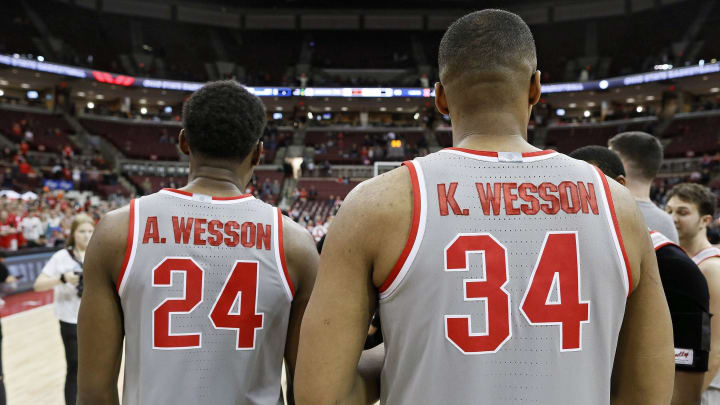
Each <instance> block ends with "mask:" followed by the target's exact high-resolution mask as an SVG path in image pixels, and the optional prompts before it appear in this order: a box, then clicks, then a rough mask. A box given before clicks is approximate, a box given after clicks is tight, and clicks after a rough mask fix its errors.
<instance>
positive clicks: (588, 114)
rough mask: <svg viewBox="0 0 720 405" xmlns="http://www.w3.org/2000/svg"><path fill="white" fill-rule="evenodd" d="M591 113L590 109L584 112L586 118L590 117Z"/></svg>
mask: <svg viewBox="0 0 720 405" xmlns="http://www.w3.org/2000/svg"><path fill="white" fill-rule="evenodd" d="M590 114H591V113H590V111H588V110H585V112H584V113H583V115H584V116H585V118H588V117H590Z"/></svg>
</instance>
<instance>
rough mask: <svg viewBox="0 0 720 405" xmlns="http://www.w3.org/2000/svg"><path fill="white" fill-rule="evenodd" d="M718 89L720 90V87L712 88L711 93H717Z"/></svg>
mask: <svg viewBox="0 0 720 405" xmlns="http://www.w3.org/2000/svg"><path fill="white" fill-rule="evenodd" d="M718 91H720V89H719V88H717V87H713V88H712V89H710V93H717V92H718Z"/></svg>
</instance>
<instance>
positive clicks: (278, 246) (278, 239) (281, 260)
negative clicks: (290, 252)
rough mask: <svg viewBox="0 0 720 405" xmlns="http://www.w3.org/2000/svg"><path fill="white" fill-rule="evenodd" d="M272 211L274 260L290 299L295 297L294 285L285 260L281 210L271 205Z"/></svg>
mask: <svg viewBox="0 0 720 405" xmlns="http://www.w3.org/2000/svg"><path fill="white" fill-rule="evenodd" d="M273 211H275V212H274V213H273V217H274V218H275V219H274V221H273V222H275V229H276V231H275V232H274V237H275V262H276V264H277V269H278V271H279V273H280V279H281V280H282V283H283V287H284V288H285V292H286V293H287V295H288V298H290V301H292V299H293V297H295V287H294V286H293V283H292V280H291V279H290V273H289V272H288V268H287V262H286V261H285V244H284V243H285V242H284V241H283V219H282V211H280V208H275V207H273Z"/></svg>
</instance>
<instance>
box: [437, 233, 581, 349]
mask: <svg viewBox="0 0 720 405" xmlns="http://www.w3.org/2000/svg"><path fill="white" fill-rule="evenodd" d="M470 253H478V254H480V256H481V257H482V260H483V262H484V265H483V268H484V269H485V275H484V277H483V278H478V279H472V278H466V279H464V280H463V291H464V300H465V301H482V302H483V303H484V304H485V319H486V325H485V326H486V327H485V332H483V333H474V332H472V331H471V325H470V316H469V315H445V337H446V338H447V339H448V340H449V341H450V342H451V343H452V344H453V345H454V346H455V347H456V348H457V349H458V350H460V351H461V352H462V353H465V354H483V353H495V352H497V351H498V350H500V348H501V347H502V346H503V344H505V342H507V341H508V340H510V338H511V336H512V331H511V328H510V295H509V294H508V291H507V290H506V288H505V286H506V285H507V283H508V278H509V267H508V259H507V250H506V249H505V246H503V245H502V244H501V243H500V242H499V241H498V240H497V239H495V238H494V237H493V236H492V235H490V234H487V233H480V234H459V235H458V236H457V237H455V239H453V241H452V242H450V244H449V245H448V246H447V247H446V248H445V271H446V272H469V271H470V270H469V254H470ZM556 286H557V287H556ZM554 288H556V289H557V299H556V300H551V296H552V292H553V291H554ZM520 312H521V313H522V314H523V316H524V317H525V319H526V320H527V322H528V323H529V324H530V325H559V326H560V350H561V351H576V350H581V349H582V347H581V346H582V324H583V323H587V322H589V320H590V302H589V301H582V300H581V299H580V271H579V257H578V239H577V233H575V232H548V233H547V234H546V236H545V241H544V242H543V246H542V249H541V250H540V257H539V259H538V261H537V263H536V264H535V268H534V269H533V272H532V276H530V281H529V283H528V287H527V290H526V291H525V295H524V297H523V299H522V301H521V302H520Z"/></svg>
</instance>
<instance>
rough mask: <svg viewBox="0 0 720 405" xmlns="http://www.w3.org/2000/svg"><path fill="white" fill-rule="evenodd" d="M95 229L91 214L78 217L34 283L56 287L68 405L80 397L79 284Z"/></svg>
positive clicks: (39, 286) (43, 288) (45, 287)
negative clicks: (61, 247)
mask: <svg viewBox="0 0 720 405" xmlns="http://www.w3.org/2000/svg"><path fill="white" fill-rule="evenodd" d="M94 229H95V221H93V219H92V218H90V217H89V216H88V215H85V214H79V215H77V216H75V218H73V220H72V226H71V228H70V238H69V239H68V243H67V247H66V248H65V249H62V250H59V251H58V252H57V253H55V254H54V255H53V256H52V257H51V258H50V260H49V261H48V262H47V263H46V264H45V267H44V268H43V270H42V273H40V275H39V276H38V278H37V280H35V285H34V287H35V291H46V290H50V289H54V302H55V315H57V317H58V319H59V320H60V335H61V336H62V340H63V344H64V346H65V360H66V362H67V374H66V376H65V404H66V405H74V404H75V399H76V398H77V315H78V309H79V308H80V294H79V293H78V288H77V286H78V284H79V283H80V275H81V274H82V262H83V260H84V258H85V249H87V245H88V243H89V242H90V237H91V236H92V233H93V230H94Z"/></svg>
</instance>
